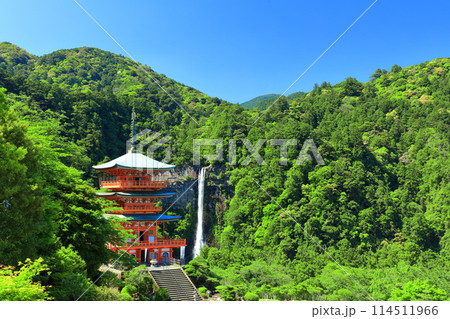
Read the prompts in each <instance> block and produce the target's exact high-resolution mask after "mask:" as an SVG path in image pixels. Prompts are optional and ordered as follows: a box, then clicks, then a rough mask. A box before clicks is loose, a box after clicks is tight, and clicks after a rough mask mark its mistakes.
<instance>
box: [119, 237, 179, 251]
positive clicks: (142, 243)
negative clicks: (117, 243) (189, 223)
mask: <svg viewBox="0 0 450 319" xmlns="http://www.w3.org/2000/svg"><path fill="white" fill-rule="evenodd" d="M135 243H136V244H137V245H134V244H135ZM129 244H130V245H132V247H133V248H134V247H164V246H172V245H175V246H186V239H163V240H155V241H153V242H146V241H137V242H132V243H129ZM123 247H127V248H128V247H129V246H123ZM123 247H122V246H121V247H116V248H117V249H121V248H123ZM133 248H130V249H133Z"/></svg>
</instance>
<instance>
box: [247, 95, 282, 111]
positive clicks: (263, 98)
mask: <svg viewBox="0 0 450 319" xmlns="http://www.w3.org/2000/svg"><path fill="white" fill-rule="evenodd" d="M277 96H278V95H277V94H266V95H260V96H257V97H255V98H253V99H251V100H250V101H247V102H244V103H242V104H241V106H242V107H245V108H247V109H259V108H257V107H258V105H259V104H260V103H261V102H263V101H266V102H267V103H271V102H273V101H275V99H276V98H277Z"/></svg>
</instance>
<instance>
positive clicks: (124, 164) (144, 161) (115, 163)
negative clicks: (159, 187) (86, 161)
mask: <svg viewBox="0 0 450 319" xmlns="http://www.w3.org/2000/svg"><path fill="white" fill-rule="evenodd" d="M115 167H117V168H129V169H152V170H169V169H173V168H175V167H176V166H175V165H169V164H165V163H162V162H159V161H157V160H154V159H153V158H150V157H148V156H145V155H142V154H141V153H131V152H130V153H127V154H125V155H122V156H120V157H118V158H116V159H113V160H112V161H109V162H107V163H103V164H100V165H95V166H93V168H94V169H96V170H103V169H109V168H115Z"/></svg>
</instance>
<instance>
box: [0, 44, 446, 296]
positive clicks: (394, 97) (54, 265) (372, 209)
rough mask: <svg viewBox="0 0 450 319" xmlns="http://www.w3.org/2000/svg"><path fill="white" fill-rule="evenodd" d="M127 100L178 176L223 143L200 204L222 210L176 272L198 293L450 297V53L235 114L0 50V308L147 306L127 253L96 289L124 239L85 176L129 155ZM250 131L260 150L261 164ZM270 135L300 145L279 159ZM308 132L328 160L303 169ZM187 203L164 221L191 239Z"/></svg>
mask: <svg viewBox="0 0 450 319" xmlns="http://www.w3.org/2000/svg"><path fill="white" fill-rule="evenodd" d="M375 68H376V66H375ZM161 87H162V88H164V90H165V91H166V92H164V91H163V90H162V89H161ZM175 101H176V102H175ZM267 101H271V102H270V103H273V101H275V100H267V99H266V100H265V102H266V103H267ZM133 107H135V109H136V113H137V119H138V123H137V129H138V130H142V129H149V130H151V131H152V132H159V133H161V134H164V135H168V136H170V137H171V139H170V141H169V144H170V148H171V150H172V154H171V164H175V165H177V166H178V167H192V165H193V164H192V163H193V161H192V159H193V147H192V145H193V141H194V140H195V139H221V140H223V141H224V157H223V160H220V161H208V160H206V159H205V157H202V163H201V164H202V166H209V167H210V170H209V171H208V174H207V179H206V193H205V196H206V197H208V196H211V198H212V193H214V192H215V193H217V194H219V195H220V196H219V197H220V198H221V200H220V201H217V202H215V203H216V204H215V207H213V209H209V210H208V211H207V215H208V217H207V218H208V227H207V238H208V241H207V246H205V247H203V248H202V251H201V255H200V256H199V257H197V258H195V259H193V260H191V261H190V262H189V264H188V265H186V266H185V271H186V273H187V274H188V275H189V276H190V277H191V279H192V280H193V282H194V283H195V284H196V285H197V287H199V291H200V293H202V294H203V295H204V296H206V291H207V290H209V291H211V292H213V293H220V296H221V298H222V300H267V299H269V300H405V301H406V300H450V259H449V258H450V196H449V194H450V168H449V167H450V159H449V151H450V147H449V141H450V58H438V59H435V60H433V61H430V62H424V63H421V64H419V65H414V66H409V67H405V68H402V67H400V66H398V65H393V66H392V68H391V69H390V70H384V69H377V70H375V72H374V73H373V74H372V75H371V76H370V80H369V81H367V82H365V83H361V82H359V81H357V80H356V79H355V78H352V77H348V78H347V79H345V80H343V81H342V82H341V83H338V84H336V85H331V84H330V83H328V82H324V83H322V84H316V85H315V86H314V88H312V90H311V91H310V92H306V93H300V92H298V93H295V94H294V95H292V96H290V98H289V99H287V98H285V97H279V98H278V100H276V103H275V104H273V105H270V104H268V105H263V106H261V105H260V106H257V107H253V108H245V107H242V106H240V105H237V104H232V103H229V102H227V101H224V100H221V99H219V98H216V97H209V96H207V95H205V94H203V93H201V92H199V91H198V90H196V89H194V88H191V87H188V86H186V85H183V84H181V83H178V82H176V81H174V80H171V79H169V78H167V77H166V76H165V75H164V74H159V73H157V72H155V71H154V70H152V69H151V68H150V67H148V66H144V65H141V64H139V63H137V62H134V61H132V60H130V59H128V58H126V57H123V56H120V55H116V54H113V53H109V52H106V51H102V50H99V49H95V48H86V47H84V48H78V49H70V50H59V51H56V52H53V53H50V54H47V55H44V56H41V57H38V56H35V55H33V54H30V53H28V52H27V51H25V50H23V49H21V48H19V47H17V46H15V45H13V44H11V43H7V42H4V43H1V44H0V155H1V159H2V161H1V163H0V214H1V216H2V218H1V220H0V300H77V299H80V300H148V297H147V294H148V293H149V292H151V291H154V290H155V287H154V286H153V285H152V283H151V281H150V280H149V278H148V277H145V276H142V272H140V270H139V268H132V267H129V266H127V265H128V264H129V263H130V260H129V259H123V258H122V259H121V260H120V265H121V266H122V267H124V268H125V269H126V272H125V275H124V278H122V279H120V280H119V279H117V277H116V276H115V275H113V274H112V273H110V272H108V273H106V275H104V276H102V277H101V279H100V280H97V279H98V278H99V270H98V269H99V267H100V266H101V265H103V264H108V263H110V262H111V261H112V260H115V259H117V257H118V256H117V255H114V254H113V253H112V252H111V251H109V250H108V249H107V248H106V243H108V242H109V243H115V244H120V243H123V242H124V241H125V239H126V237H127V234H126V232H125V230H124V229H123V228H121V227H120V223H119V222H120V220H118V219H108V220H106V219H104V218H103V214H104V207H105V206H106V205H107V203H106V202H104V201H102V200H101V199H99V198H97V197H96V196H95V190H96V189H97V188H98V184H97V176H96V174H95V172H94V171H93V169H92V168H91V167H92V165H96V164H98V163H100V162H104V161H107V160H109V159H113V158H116V157H118V156H120V155H123V154H124V153H125V144H126V141H127V139H129V138H130V130H131V128H130V125H131V123H130V114H131V110H132V108H133ZM264 109H265V111H264ZM244 139H248V140H249V141H251V143H252V144H253V145H256V143H257V142H258V141H259V140H261V139H265V140H266V143H264V144H262V146H261V147H260V148H259V150H258V152H259V154H260V155H261V157H263V158H264V165H259V164H258V163H257V162H256V160H255V159H254V158H253V157H252V156H251V154H250V153H251V152H250V151H249V148H248V145H245V143H242V141H243V140H244ZM272 139H295V140H298V141H299V143H297V145H292V146H289V147H288V149H287V150H288V151H287V158H285V159H284V160H285V162H284V163H283V164H281V163H280V146H279V145H272V144H271V143H269V142H268V141H269V140H272ZM307 139H313V140H314V142H315V144H316V145H317V147H318V150H319V152H320V154H321V156H322V158H323V160H324V162H325V165H318V163H316V161H314V160H312V161H306V162H304V163H302V164H301V165H298V163H296V160H297V157H298V154H299V153H300V150H301V148H302V143H303V141H305V140H307ZM230 141H233V142H234V141H237V143H236V145H237V149H236V158H237V160H236V162H235V163H232V162H229V161H228V158H229V155H230V154H228V152H229V144H230V143H231V142H230ZM204 152H205V154H206V153H208V152H209V153H211V149H208V148H205V149H204ZM163 158H164V152H163V150H161V153H156V155H155V159H157V160H162V159H163ZM248 159H250V160H248ZM198 168H199V167H195V169H198ZM208 189H209V190H213V189H214V191H210V192H208ZM206 200H208V198H206ZM195 210H196V203H195V202H194V203H189V204H188V205H187V206H186V207H185V209H183V210H171V211H169V213H176V214H181V216H183V218H182V219H181V221H180V222H179V223H178V224H176V225H173V226H171V227H168V228H167V229H166V231H167V232H169V233H170V236H172V237H176V238H187V239H188V241H189V240H190V241H191V242H192V238H193V236H194V234H193V232H194V229H195V226H196V225H195V224H196V218H195ZM188 249H189V247H188ZM88 288H89V289H88ZM165 295H166V292H164V291H162V289H161V290H160V291H159V292H158V291H156V292H155V294H154V296H155V297H154V299H155V300H164V299H165V298H166V296H165Z"/></svg>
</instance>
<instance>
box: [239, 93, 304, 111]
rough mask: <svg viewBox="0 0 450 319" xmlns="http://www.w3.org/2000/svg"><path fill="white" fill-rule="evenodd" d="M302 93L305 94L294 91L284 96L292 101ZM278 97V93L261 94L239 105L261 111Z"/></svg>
mask: <svg viewBox="0 0 450 319" xmlns="http://www.w3.org/2000/svg"><path fill="white" fill-rule="evenodd" d="M304 94H305V93H304V92H295V93H292V94H290V95H288V96H287V97H286V98H287V100H288V101H292V100H294V99H296V98H299V97H301V96H302V95H304ZM278 97H279V95H278V94H266V95H261V96H257V97H255V98H253V99H251V100H250V101H247V102H244V103H242V104H241V106H242V107H245V108H247V109H250V110H260V111H262V110H265V109H267V108H268V107H270V105H272V104H273V103H274V102H275V101H276V100H277V98H278Z"/></svg>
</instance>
